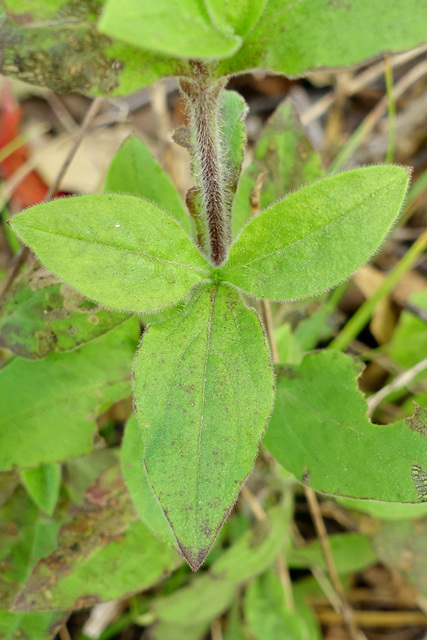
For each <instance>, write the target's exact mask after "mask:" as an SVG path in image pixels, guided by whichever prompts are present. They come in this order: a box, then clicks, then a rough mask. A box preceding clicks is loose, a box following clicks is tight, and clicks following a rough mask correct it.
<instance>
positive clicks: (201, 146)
mask: <svg viewBox="0 0 427 640" xmlns="http://www.w3.org/2000/svg"><path fill="white" fill-rule="evenodd" d="M193 68H194V71H195V75H194V78H193V79H192V80H185V81H181V90H182V93H183V95H184V97H185V99H186V103H187V107H188V115H189V118H190V128H191V144H192V154H193V171H194V174H195V178H196V182H197V187H198V189H199V192H200V196H201V202H202V211H201V215H202V216H203V217H204V218H205V221H206V227H207V232H208V236H209V254H210V259H211V260H212V262H213V263H214V264H215V265H220V264H221V263H222V262H224V260H225V259H226V257H227V254H228V249H229V246H230V240H231V230H230V220H229V215H228V211H227V208H228V202H227V200H228V199H227V193H226V188H225V182H226V180H225V177H226V176H225V162H224V160H223V157H222V156H223V151H222V146H221V120H220V95H221V91H222V89H223V88H224V85H225V81H223V80H220V81H215V82H213V83H210V82H209V81H208V80H207V73H206V68H205V67H204V66H203V65H202V64H201V63H197V62H195V63H193Z"/></svg>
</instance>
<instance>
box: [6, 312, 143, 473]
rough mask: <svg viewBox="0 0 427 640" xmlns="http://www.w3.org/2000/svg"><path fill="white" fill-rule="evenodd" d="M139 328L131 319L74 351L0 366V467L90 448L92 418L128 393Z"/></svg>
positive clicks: (32, 463) (60, 457)
mask: <svg viewBox="0 0 427 640" xmlns="http://www.w3.org/2000/svg"><path fill="white" fill-rule="evenodd" d="M138 329H139V327H138V322H137V320H136V318H132V319H130V320H128V321H127V322H125V323H124V324H123V325H122V326H121V327H119V328H117V329H115V330H114V331H111V332H110V333H108V334H106V335H104V336H101V337H99V338H97V339H96V340H93V341H92V342H90V343H88V344H86V345H85V346H83V347H79V349H76V350H75V351H70V352H69V353H65V354H60V355H59V354H56V353H51V354H50V355H49V356H47V357H46V358H45V359H44V360H39V361H28V360H23V359H21V358H16V359H14V360H12V361H11V362H9V363H7V364H6V365H5V366H4V367H3V368H2V369H1V370H0V388H1V390H2V412H1V414H0V469H4V470H8V469H11V468H12V467H13V466H14V465H18V466H20V467H35V466H38V465H40V464H44V463H47V462H56V461H58V460H66V459H68V458H75V457H78V456H81V455H84V454H86V453H89V452H90V451H91V449H92V446H93V438H94V433H95V424H94V421H95V419H96V417H97V416H98V415H99V414H100V413H101V411H103V410H105V409H106V408H107V407H108V406H110V405H111V404H113V403H114V402H116V401H117V400H120V399H121V398H125V397H126V396H128V395H130V393H131V385H130V380H129V370H130V368H131V363H132V358H133V356H134V352H135V348H136V345H137V342H138V334H139V330H138ZM23 397H25V403H23V402H22V398H23ZM58 411H60V414H59V415H60V419H58Z"/></svg>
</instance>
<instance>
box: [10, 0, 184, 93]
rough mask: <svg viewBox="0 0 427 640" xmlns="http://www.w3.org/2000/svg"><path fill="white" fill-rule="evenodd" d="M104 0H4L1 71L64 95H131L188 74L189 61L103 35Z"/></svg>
mask: <svg viewBox="0 0 427 640" xmlns="http://www.w3.org/2000/svg"><path fill="white" fill-rule="evenodd" d="M102 6H103V0H79V2H76V1H75V0H32V1H31V4H28V2H22V1H21V0H4V2H3V3H2V6H1V8H0V35H1V42H0V54H1V56H0V60H1V62H0V70H1V72H2V73H4V74H6V75H12V76H14V77H17V78H20V79H21V80H24V81H25V82H30V83H32V84H37V85H45V86H48V87H50V88H51V89H53V90H54V91H57V92H59V93H71V92H73V91H79V92H83V93H92V94H97V95H111V94H113V95H128V94H129V93H131V92H133V91H137V90H138V89H140V88H141V87H142V86H146V85H149V84H152V83H153V82H155V81H156V80H158V79H159V78H161V77H163V76H168V75H174V76H179V75H188V74H189V73H190V68H189V65H188V62H187V61H185V60H177V59H173V58H169V57H168V56H164V55H159V54H155V53H152V52H148V51H146V50H145V51H144V50H141V49H136V48H135V47H133V46H129V45H126V44H124V43H123V42H120V41H117V40H114V39H112V38H109V37H107V36H105V35H102V34H100V33H99V31H97V29H96V21H97V19H98V17H99V15H100V12H101V10H102Z"/></svg>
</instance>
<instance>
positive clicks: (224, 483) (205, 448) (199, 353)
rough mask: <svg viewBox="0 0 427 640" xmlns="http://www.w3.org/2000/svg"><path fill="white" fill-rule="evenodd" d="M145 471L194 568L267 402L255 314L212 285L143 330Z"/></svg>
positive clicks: (235, 487) (139, 375) (269, 382)
mask: <svg viewBox="0 0 427 640" xmlns="http://www.w3.org/2000/svg"><path fill="white" fill-rule="evenodd" d="M134 377H135V382H134V395H135V403H136V408H137V416H138V419H139V422H140V425H141V428H142V432H143V437H144V446H145V451H144V464H145V466H146V469H147V473H148V478H149V481H150V483H151V486H152V487H153V490H154V492H155V494H156V495H157V498H158V500H159V502H160V504H161V506H162V508H163V511H164V512H165V514H166V516H167V518H168V520H169V523H170V525H171V527H172V530H173V532H174V535H175V537H176V539H177V542H178V544H179V547H180V549H181V552H182V554H183V556H184V557H185V558H186V560H187V561H188V563H189V564H190V566H191V567H192V569H194V570H195V569H197V568H198V567H199V566H200V565H201V564H202V562H203V561H204V559H205V557H206V556H207V554H208V552H209V550H210V548H211V546H212V544H213V542H214V540H215V537H216V535H217V533H218V531H219V529H220V528H221V526H222V524H223V522H224V520H225V518H226V517H227V515H228V513H229V511H230V509H231V507H232V505H233V503H234V501H235V499H236V497H237V495H238V493H239V490H240V487H241V485H242V483H243V482H244V480H245V478H246V477H247V476H248V474H249V473H250V472H251V469H252V466H253V463H254V459H255V456H256V452H257V448H258V442H259V440H260V438H261V436H262V434H263V432H264V429H265V425H266V422H267V420H268V417H269V414H270V411H271V408H272V405H273V397H274V389H273V387H274V380H273V373H272V370H271V366H270V359H269V353H268V349H267V347H266V344H265V339H264V335H263V332H262V328H261V325H260V323H259V319H258V317H257V315H256V313H255V312H254V311H253V310H249V309H247V308H246V307H245V306H244V305H243V303H242V301H241V300H240V298H239V296H238V294H236V292H235V291H233V290H232V289H230V288H228V287H225V286H222V285H219V286H218V287H216V286H214V285H210V286H208V287H203V288H199V289H198V290H197V291H196V293H195V294H194V296H193V298H192V299H191V301H190V302H189V304H188V306H187V307H186V308H185V310H184V311H183V313H182V314H181V315H180V316H178V317H176V318H172V319H171V320H168V321H166V322H163V323H160V324H157V325H154V326H151V327H150V328H149V329H148V331H147V333H146V335H144V337H143V340H142V345H141V349H140V352H139V354H138V356H137V358H136V360H135V369H134Z"/></svg>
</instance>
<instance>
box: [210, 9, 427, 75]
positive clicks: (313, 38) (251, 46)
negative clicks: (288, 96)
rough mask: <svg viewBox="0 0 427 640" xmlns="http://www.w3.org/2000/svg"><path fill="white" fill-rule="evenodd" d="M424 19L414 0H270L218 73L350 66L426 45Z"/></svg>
mask: <svg viewBox="0 0 427 640" xmlns="http://www.w3.org/2000/svg"><path fill="white" fill-rule="evenodd" d="M426 21H427V7H426V5H425V4H424V3H422V2H418V1H417V0H396V1H395V2H393V3H392V4H391V3H388V4H384V3H381V2H372V1H371V0H353V2H339V3H338V2H330V0H300V1H299V2H294V0H269V1H268V3H267V5H266V7H265V10H264V12H263V14H262V15H261V18H260V19H259V21H258V23H257V24H256V26H255V28H254V29H253V30H252V31H251V32H250V33H249V34H248V36H247V37H246V38H245V40H244V42H243V44H242V46H241V48H240V49H239V51H238V52H237V53H236V54H235V55H234V56H232V57H231V58H227V59H226V60H223V61H221V62H220V64H219V68H218V75H223V74H230V73H231V74H233V73H241V72H242V71H244V70H249V69H256V68H258V69H259V68H261V69H265V70H266V71H274V72H276V73H284V74H286V75H287V76H298V75H300V74H302V73H303V72H304V71H307V70H308V69H318V68H321V67H343V66H349V65H354V64H357V63H359V62H361V61H362V60H365V59H366V58H372V56H375V55H378V54H379V53H381V52H382V51H390V52H393V51H402V50H405V49H411V48H412V47H415V46H416V45H418V44H420V43H422V42H425V41H426V33H425V28H424V25H425V23H426Z"/></svg>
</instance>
